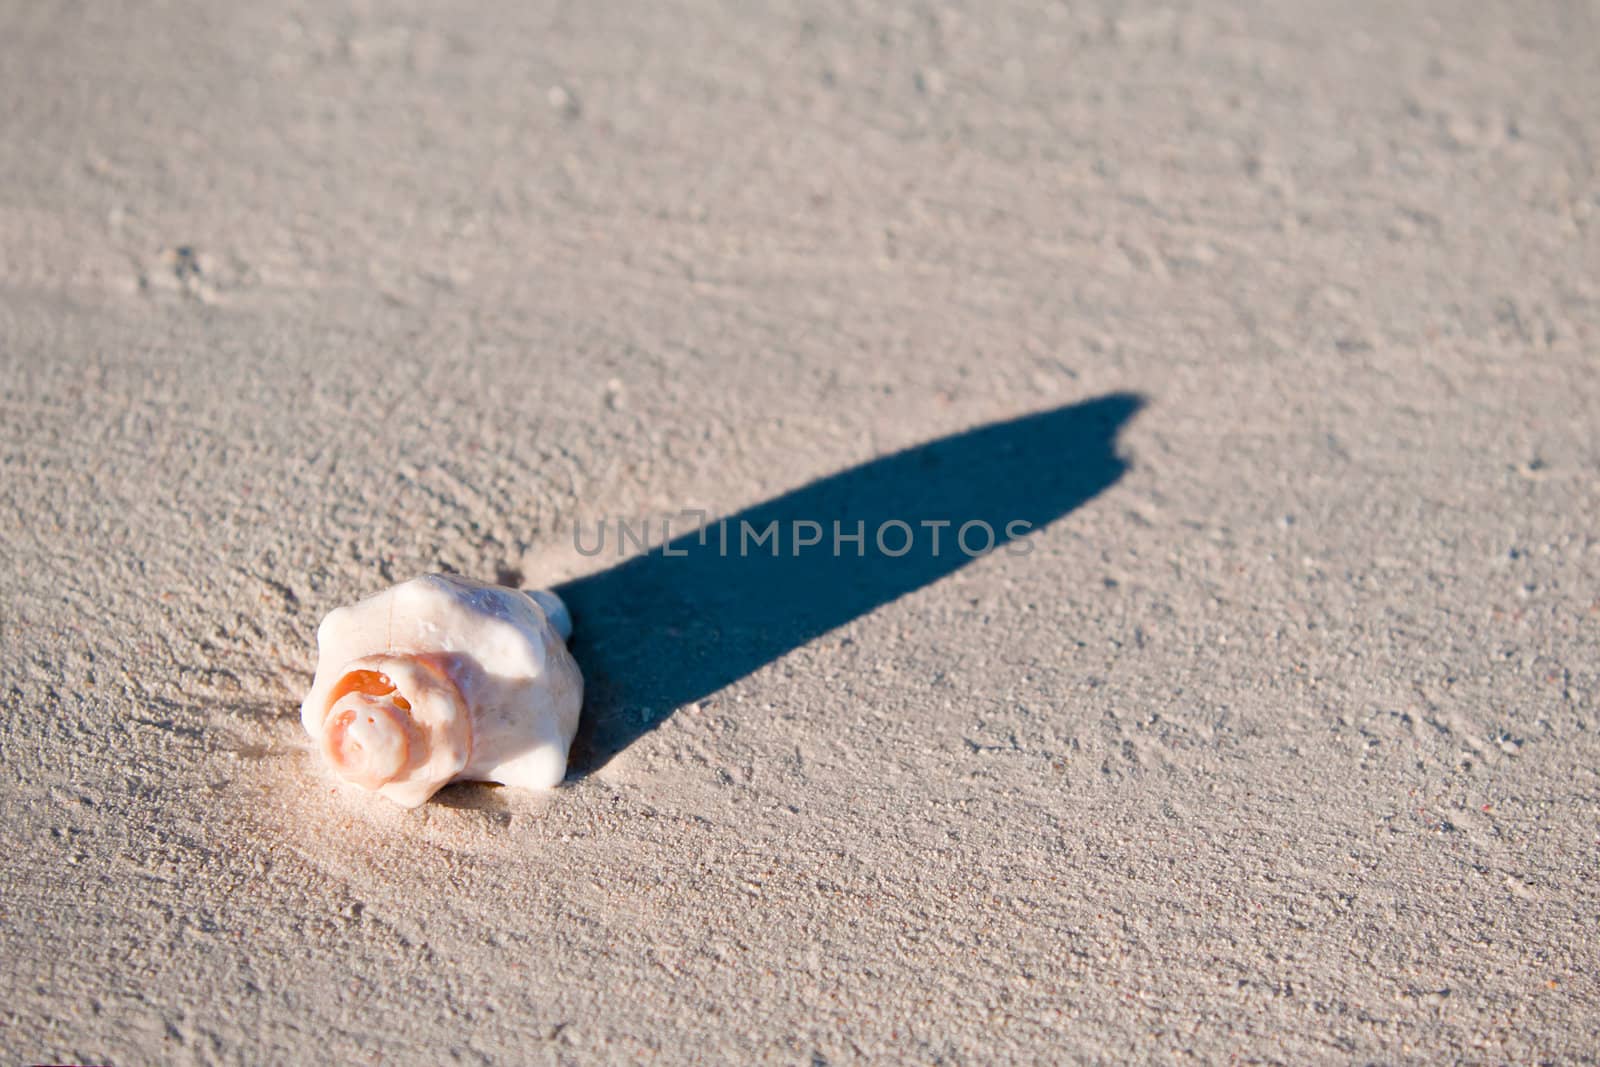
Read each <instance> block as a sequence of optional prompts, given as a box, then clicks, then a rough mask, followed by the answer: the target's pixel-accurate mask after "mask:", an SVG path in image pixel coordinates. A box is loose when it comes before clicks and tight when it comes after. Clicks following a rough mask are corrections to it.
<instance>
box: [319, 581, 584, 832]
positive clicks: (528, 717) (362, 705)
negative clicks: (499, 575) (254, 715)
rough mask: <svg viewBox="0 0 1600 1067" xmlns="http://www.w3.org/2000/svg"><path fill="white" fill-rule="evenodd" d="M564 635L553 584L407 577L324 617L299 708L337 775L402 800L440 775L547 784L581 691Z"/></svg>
mask: <svg viewBox="0 0 1600 1067" xmlns="http://www.w3.org/2000/svg"><path fill="white" fill-rule="evenodd" d="M571 634H572V619H571V617H570V616H569V615H568V614H567V609H566V606H565V605H564V604H562V603H561V599H560V598H559V597H557V596H556V595H555V594H554V593H549V592H545V591H542V590H541V591H537V592H521V591H518V590H516V589H505V588H502V587H500V586H497V585H489V584H487V583H485V582H476V581H473V580H471V579H469V578H461V577H458V576H456V575H448V574H429V575H425V576H423V577H421V578H413V579H412V580H411V581H409V582H402V583H400V584H399V585H397V586H394V587H393V588H391V589H387V590H385V591H384V592H381V593H378V594H377V595H375V596H371V597H368V598H367V599H366V600H363V601H361V602H360V603H357V604H353V605H350V606H349V607H342V608H335V609H334V610H333V611H331V612H329V613H328V615H327V617H326V618H324V619H323V620H322V625H321V626H319V627H317V673H316V677H315V678H314V679H313V680H312V683H311V692H309V693H307V694H306V698H305V700H304V701H303V702H302V703H301V705H300V721H301V722H302V723H303V724H304V725H305V728H306V732H307V733H308V734H310V735H311V739H312V740H313V741H314V742H316V744H317V747H318V749H319V750H320V751H321V752H322V756H323V758H324V759H325V760H326V761H327V762H328V764H329V766H331V767H332V768H333V770H334V772H335V773H336V774H338V775H339V777H341V778H343V779H345V780H346V781H349V782H353V783H355V784H356V785H359V786H361V787H362V788H365V789H371V790H374V791H376V792H377V793H379V794H381V795H382V796H385V797H388V798H389V799H390V800H392V801H394V802H395V803H397V804H401V805H404V806H405V807H408V808H414V807H416V806H417V805H419V804H421V803H422V802H423V801H425V800H427V799H428V798H429V797H431V796H432V795H433V794H434V793H435V792H437V791H438V790H439V789H440V788H442V787H443V786H445V785H447V784H448V783H450V782H499V783H501V784H502V785H510V786H519V787H522V788H525V789H548V788H551V787H552V786H555V785H556V784H557V783H559V782H560V781H561V780H562V778H564V777H565V776H566V773H567V753H568V750H569V749H570V748H571V747H572V738H573V735H574V734H575V733H576V732H577V729H578V712H579V708H580V706H581V705H582V703H583V675H582V674H581V673H580V672H579V670H578V665H577V663H576V662H575V661H574V660H573V658H572V654H571V653H570V652H568V651H567V645H566V639H567V638H568V637H569V636H571Z"/></svg>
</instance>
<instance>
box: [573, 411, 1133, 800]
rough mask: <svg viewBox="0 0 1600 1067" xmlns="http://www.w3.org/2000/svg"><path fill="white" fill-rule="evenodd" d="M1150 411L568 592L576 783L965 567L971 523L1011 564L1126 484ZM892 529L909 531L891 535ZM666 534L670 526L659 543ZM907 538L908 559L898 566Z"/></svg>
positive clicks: (1033, 420)
mask: <svg viewBox="0 0 1600 1067" xmlns="http://www.w3.org/2000/svg"><path fill="white" fill-rule="evenodd" d="M1141 404H1142V401H1141V400H1140V398H1139V397H1137V396H1133V395H1131V394H1126V393H1116V394H1112V395H1109V396H1104V397H1100V398H1098V399H1096V400H1090V401H1086V402H1084V403H1081V404H1072V405H1069V406H1067V407H1061V408H1056V409H1054V410H1051V411H1045V412H1040V413H1039V414H1036V415H1027V416H1024V417H1022V418H1018V419H1011V420H1009V421H1006V422H997V423H992V424H990V425H988V426H982V427H979V428H977V429H975V430H969V431H967V432H966V433H960V434H955V435H953V436H950V437H943V438H940V439H939V440H937V441H930V442H929V443H928V444H925V445H918V446H917V447H915V448H910V449H907V450H905V451H903V452H896V453H894V454H893V455H890V456H885V457H883V458H882V459H875V460H873V461H871V462H870V463H863V464H862V465H861V466H859V467H852V468H850V469H849V470H846V471H842V472H840V473H838V474H834V475H831V476H829V477H827V478H823V479H821V480H820V481H815V482H812V483H811V484H809V485H806V486H802V487H801V488H799V489H795V490H793V491H792V492H788V493H785V494H783V495H782V496H779V497H775V498H773V499H772V500H769V501H766V502H765V503H762V504H757V505H756V506H754V507H751V508H748V509H746V510H744V511H741V512H739V513H738V514H736V515H731V516H729V517H727V518H726V519H723V520H720V522H713V523H711V524H709V525H707V526H705V527H703V528H701V529H700V530H698V531H696V532H694V533H688V534H684V535H682V536H679V537H676V538H675V539H674V540H672V541H671V542H669V543H668V544H667V545H665V546H659V545H658V546H657V547H656V548H655V549H653V550H652V551H649V552H647V553H644V554H642V555H638V556H635V557H633V558H631V559H629V560H626V561H625V562H622V563H619V564H618V565H617V566H615V567H612V568H611V569H610V570H606V571H602V572H600V573H599V574H594V575H591V576H589V577H587V578H580V579H577V580H576V581H573V582H569V583H568V584H566V585H564V586H561V587H559V588H558V589H557V592H559V593H560V594H561V596H562V597H563V598H565V600H566V602H567V605H568V607H570V608H571V610H572V617H573V619H574V620H575V623H576V632H575V633H574V635H573V642H572V651H573V654H574V655H575V656H576V657H577V660H578V663H579V664H580V665H581V666H582V668H583V674H584V678H585V681H586V687H587V688H586V694H585V699H584V709H583V720H582V725H581V726H580V727H579V731H578V739H577V742H576V744H575V746H574V749H573V754H572V761H571V767H572V770H571V772H570V773H571V774H572V775H578V776H581V775H583V774H585V773H588V772H589V771H593V770H595V769H597V768H599V767H601V766H603V765H604V764H605V763H606V761H607V760H609V759H610V758H611V757H612V756H614V755H615V754H616V753H618V752H620V751H621V750H622V749H624V748H626V747H627V746H628V745H630V744H632V743H633V741H634V740H636V739H637V738H638V737H639V736H641V735H642V734H645V733H647V732H649V731H650V730H652V729H654V728H655V727H656V726H658V725H660V723H661V722H662V721H663V720H665V719H666V718H667V716H669V715H671V714H672V713H673V711H675V710H676V709H677V708H679V707H682V706H683V705H684V704H688V703H691V702H693V701H697V700H700V699H703V698H704V697H707V696H709V695H711V694H712V693H715V692H717V691H718V690H719V689H722V688H723V687H725V686H727V685H729V684H731V683H732V682H735V681H738V680H739V679H740V678H743V677H744V676H745V675H747V674H750V673H751V672H752V671H755V670H757V669H759V668H761V667H763V666H765V665H766V664H768V663H771V662H772V661H773V660H775V659H777V658H779V657H780V656H782V655H784V654H785V653H786V652H789V651H790V650H791V649H794V648H798V647H799V646H801V645H803V644H805V643H806V642H808V641H810V640H812V639H813V638H815V637H818V636H820V635H821V634H824V633H827V632H828V631H829V630H832V629H834V628H835V627H838V626H842V625H843V624H845V623H847V622H849V621H850V620H852V619H855V618H857V617H858V616H861V615H864V614H866V613H867V612H869V611H871V610H873V609H874V608H876V607H879V606H881V605H883V604H887V603H889V602H890V601H892V600H895V599H896V598H898V597H901V596H903V595H905V594H906V593H909V592H911V591H912V590H915V589H920V588H922V587H923V586H925V585H927V584H929V583H930V582H934V581H937V580H938V579H940V578H942V577H944V576H945V575H947V574H950V573H951V572H953V571H956V570H958V569H960V568H961V567H962V566H963V565H964V564H966V563H968V562H970V560H971V559H972V558H973V556H971V555H969V554H968V553H967V552H966V551H963V550H962V547H961V546H960V544H959V543H958V531H959V530H960V528H961V527H962V526H963V525H965V524H969V523H974V522H978V523H986V524H987V527H988V529H991V530H993V532H994V536H995V545H996V548H997V550H999V551H1007V550H1008V549H1007V548H1006V547H1005V546H1006V545H1007V544H1008V542H1010V541H1012V540H1014V539H1015V538H1016V537H1020V536H1024V535H1025V533H1026V531H1027V530H1028V529H1033V530H1037V529H1038V528H1040V527H1042V526H1044V525H1046V524H1048V523H1051V522H1054V521H1055V520H1056V519H1059V518H1061V517H1062V516H1063V515H1066V514H1067V513H1068V512H1070V511H1072V510H1073V509H1074V508H1076V507H1078V506H1079V505H1080V504H1082V503H1084V502H1085V501H1087V500H1089V499H1091V498H1092V497H1094V496H1095V494H1097V493H1099V492H1100V491H1101V490H1103V489H1105V488H1106V487H1107V486H1109V485H1111V484H1112V483H1114V482H1115V481H1116V480H1117V479H1118V478H1119V477H1121V476H1122V472H1123V471H1124V469H1125V467H1126V465H1125V464H1124V463H1123V461H1122V460H1121V459H1119V458H1118V457H1117V453H1116V437H1117V432H1118V431H1119V430H1120V429H1121V427H1122V425H1123V424H1124V423H1126V422H1127V421H1128V419H1129V418H1131V417H1132V416H1133V414H1134V413H1135V412H1136V411H1138V409H1139V407H1140V406H1141ZM806 520H809V521H811V522H815V523H817V524H819V525H820V526H821V528H822V530H821V537H822V540H821V543H819V544H815V545H811V546H809V547H804V548H800V549H799V551H798V555H797V554H795V547H794V540H795V539H794V536H793V533H794V526H793V524H794V523H795V522H797V521H800V522H804V521H806ZM684 521H686V520H680V526H681V525H682V524H683V522H684ZM836 521H837V522H838V523H839V526H840V530H841V533H843V534H845V535H849V534H853V533H854V531H855V529H856V524H857V523H860V524H862V528H863V529H864V532H865V537H864V539H863V544H862V545H861V546H860V549H859V552H860V554H859V555H858V554H857V552H858V548H857V546H856V545H855V544H854V543H852V542H850V541H845V540H841V543H840V547H839V551H838V553H837V554H835V551H834V542H833V524H834V523H835V522H836ZM895 521H898V522H901V523H904V524H906V526H907V527H909V531H907V530H905V529H903V528H901V527H899V526H884V524H886V523H892V522H895ZM940 522H943V523H948V525H947V526H944V527H942V528H939V529H938V534H939V544H938V551H937V552H936V551H935V550H934V542H933V533H934V529H933V527H932V526H930V525H926V524H937V523H940ZM771 523H777V526H778V530H777V548H778V554H777V555H776V556H774V555H773V554H772V548H773V542H772V541H767V542H765V543H762V544H760V545H759V546H758V545H756V544H755V543H754V541H753V540H752V539H753V538H754V537H755V536H757V535H759V534H761V533H762V532H763V531H765V530H766V528H767V527H768V525H769V524H771ZM1019 524H1026V525H1025V526H1023V525H1019ZM609 527H610V528H609V529H608V530H607V531H606V536H607V540H606V543H605V548H604V553H603V554H605V555H616V554H619V552H618V548H617V539H616V526H615V524H614V523H612V524H609ZM746 527H748V529H749V530H750V531H751V534H750V538H747V539H746V540H745V543H744V550H745V553H746V554H744V555H742V556H741V554H740V547H741V534H742V532H743V530H744V529H745V528H746ZM880 527H884V541H883V544H882V546H881V547H880V545H879V544H878V542H877V537H876V534H877V532H878V530H879V528H880ZM660 529H661V526H660V523H659V522H658V523H656V524H655V526H654V527H653V531H654V532H653V536H654V537H655V538H656V539H658V540H659V538H660V536H661V535H660ZM724 530H725V531H726V537H727V541H726V544H727V549H726V551H724V550H723V547H722V533H723V531H724ZM800 532H801V534H802V535H803V536H806V537H809V536H810V535H811V534H812V533H813V531H812V529H811V528H810V527H802V529H801V531H800ZM908 532H909V533H910V534H911V535H912V539H911V547H910V550H909V551H906V552H904V554H898V553H901V551H902V548H903V546H904V545H905V544H906V538H907V533H908ZM598 536H599V534H598V527H597V524H594V523H591V524H589V525H588V526H586V527H585V528H583V532H582V534H581V539H580V544H581V545H582V550H584V551H593V549H594V547H595V541H596V539H597V537H598ZM986 541H987V538H986V536H985V534H984V528H983V527H981V526H971V527H969V528H968V531H967V538H966V544H967V547H968V548H970V549H973V550H981V549H982V548H983V547H984V546H985V544H986ZM1020 547H1021V546H1019V545H1012V546H1010V549H1009V550H1013V551H1014V550H1016V549H1018V548H1020ZM885 550H887V551H885ZM680 552H681V553H683V555H677V553H680ZM1061 592H1062V594H1063V595H1065V594H1066V593H1067V592H1069V591H1068V590H1062V591H1061Z"/></svg>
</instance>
